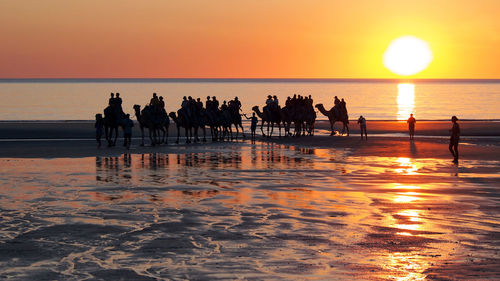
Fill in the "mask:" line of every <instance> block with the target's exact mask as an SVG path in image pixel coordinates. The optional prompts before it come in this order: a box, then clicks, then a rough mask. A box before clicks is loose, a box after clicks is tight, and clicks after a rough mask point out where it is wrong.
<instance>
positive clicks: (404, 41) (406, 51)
mask: <svg viewBox="0 0 500 281" xmlns="http://www.w3.org/2000/svg"><path fill="white" fill-rule="evenodd" d="M432 58H433V57H432V51H431V48H430V47H429V44H427V42H425V41H424V40H422V39H419V38H417V37H415V36H403V37H399V38H397V39H395V40H393V41H392V42H391V43H390V44H389V47H387V50H385V53H384V65H385V67H387V68H388V69H389V70H390V71H392V72H393V73H395V74H398V75H413V74H417V73H419V72H420V71H422V70H424V69H426V68H427V66H429V64H430V63H431V61H432Z"/></svg>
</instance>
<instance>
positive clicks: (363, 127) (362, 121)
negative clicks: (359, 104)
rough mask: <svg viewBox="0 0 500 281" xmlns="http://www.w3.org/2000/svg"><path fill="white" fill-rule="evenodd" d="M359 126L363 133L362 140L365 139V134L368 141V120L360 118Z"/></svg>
mask: <svg viewBox="0 0 500 281" xmlns="http://www.w3.org/2000/svg"><path fill="white" fill-rule="evenodd" d="M358 124H359V129H360V131H361V140H362V139H363V133H364V134H365V139H366V140H368V134H367V133H366V119H365V117H363V115H361V116H359V119H358Z"/></svg>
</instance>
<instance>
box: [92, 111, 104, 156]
mask: <svg viewBox="0 0 500 281" xmlns="http://www.w3.org/2000/svg"><path fill="white" fill-rule="evenodd" d="M94 128H95V140H96V141H97V147H98V148H101V137H102V133H103V132H104V119H103V118H102V114H96V115H95V124H94Z"/></svg>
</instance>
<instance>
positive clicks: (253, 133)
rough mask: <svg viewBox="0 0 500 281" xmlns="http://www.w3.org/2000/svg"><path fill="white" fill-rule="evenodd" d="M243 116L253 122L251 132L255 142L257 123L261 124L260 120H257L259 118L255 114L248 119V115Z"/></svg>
mask: <svg viewBox="0 0 500 281" xmlns="http://www.w3.org/2000/svg"><path fill="white" fill-rule="evenodd" d="M243 115H244V116H245V118H246V119H250V120H251V122H252V123H251V125H250V131H251V132H252V133H251V135H252V140H255V131H256V130H257V123H258V122H259V120H258V119H257V116H255V112H254V113H252V117H248V116H247V115H246V114H243Z"/></svg>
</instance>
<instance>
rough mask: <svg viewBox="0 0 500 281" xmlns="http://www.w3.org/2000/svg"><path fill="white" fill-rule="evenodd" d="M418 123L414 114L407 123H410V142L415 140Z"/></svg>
mask: <svg viewBox="0 0 500 281" xmlns="http://www.w3.org/2000/svg"><path fill="white" fill-rule="evenodd" d="M416 122H417V120H415V117H413V113H412V114H410V118H408V121H406V123H408V129H409V130H410V140H413V139H414V137H415V123H416Z"/></svg>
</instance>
